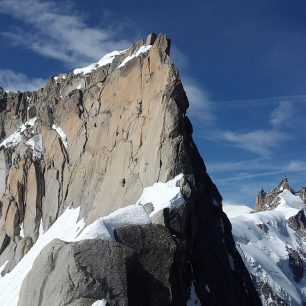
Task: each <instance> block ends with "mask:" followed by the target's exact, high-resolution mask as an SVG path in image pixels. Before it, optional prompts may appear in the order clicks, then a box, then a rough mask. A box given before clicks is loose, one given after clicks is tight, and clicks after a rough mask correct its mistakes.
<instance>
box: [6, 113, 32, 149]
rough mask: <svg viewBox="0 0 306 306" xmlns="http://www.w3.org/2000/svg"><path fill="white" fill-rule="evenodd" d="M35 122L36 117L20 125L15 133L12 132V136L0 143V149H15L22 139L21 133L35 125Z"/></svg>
mask: <svg viewBox="0 0 306 306" xmlns="http://www.w3.org/2000/svg"><path fill="white" fill-rule="evenodd" d="M36 120H37V117H34V118H31V119H30V120H28V121H26V122H25V123H24V124H22V125H21V126H20V127H19V128H18V129H17V131H16V132H14V133H13V134H12V135H10V136H9V137H7V138H6V139H4V140H3V141H2V142H1V143H0V148H3V147H5V148H10V147H16V146H17V145H18V144H19V143H20V141H21V140H22V138H23V135H22V133H23V132H24V131H25V130H26V129H28V128H32V127H33V126H34V124H35V122H36Z"/></svg>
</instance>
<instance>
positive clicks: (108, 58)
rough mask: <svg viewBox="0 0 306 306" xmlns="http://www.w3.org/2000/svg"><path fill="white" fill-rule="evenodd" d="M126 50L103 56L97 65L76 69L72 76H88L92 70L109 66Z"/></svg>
mask: <svg viewBox="0 0 306 306" xmlns="http://www.w3.org/2000/svg"><path fill="white" fill-rule="evenodd" d="M124 52H126V50H123V51H113V52H111V53H107V54H105V55H104V56H103V57H102V58H101V59H100V60H99V61H98V62H97V63H93V64H90V65H88V66H86V67H83V68H77V69H74V70H73V74H74V75H76V74H88V73H90V72H92V71H93V70H96V69H98V68H99V67H102V66H105V65H108V64H111V63H112V62H113V60H114V59H115V57H116V56H118V55H120V54H123V53H124Z"/></svg>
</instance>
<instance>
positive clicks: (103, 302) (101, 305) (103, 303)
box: [91, 299, 107, 306]
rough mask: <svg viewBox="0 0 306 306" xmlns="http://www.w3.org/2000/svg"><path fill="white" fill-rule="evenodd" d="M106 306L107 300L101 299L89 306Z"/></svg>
mask: <svg viewBox="0 0 306 306" xmlns="http://www.w3.org/2000/svg"><path fill="white" fill-rule="evenodd" d="M106 304H107V300H106V299H102V300H99V301H96V302H94V303H93V304H92V305H91V306H106Z"/></svg>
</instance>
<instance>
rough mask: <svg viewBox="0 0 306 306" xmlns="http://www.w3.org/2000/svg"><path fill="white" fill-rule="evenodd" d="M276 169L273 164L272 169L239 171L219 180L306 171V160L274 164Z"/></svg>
mask: <svg viewBox="0 0 306 306" xmlns="http://www.w3.org/2000/svg"><path fill="white" fill-rule="evenodd" d="M274 168H275V170H271V169H273V166H272V167H270V169H268V170H270V171H261V172H256V173H248V172H246V173H239V174H238V175H234V176H231V177H227V178H223V179H219V180H217V181H218V182H219V183H225V182H231V181H241V180H242V181H243V180H246V179H253V178H257V177H265V176H272V175H278V174H281V175H284V174H286V173H298V172H300V173H301V172H305V171H306V161H304V160H294V161H290V162H289V163H288V164H286V165H283V166H280V165H278V166H274Z"/></svg>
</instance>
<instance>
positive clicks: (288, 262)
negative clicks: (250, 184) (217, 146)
mask: <svg viewBox="0 0 306 306" xmlns="http://www.w3.org/2000/svg"><path fill="white" fill-rule="evenodd" d="M277 203H278V205H277V206H275V207H274V209H270V210H266V211H260V212H254V211H250V208H248V207H244V208H243V209H242V208H241V207H239V209H235V207H233V206H229V205H226V206H224V211H225V212H226V213H227V215H228V217H229V218H230V221H231V224H232V227H233V229H232V232H233V236H234V239H235V241H236V245H237V249H238V250H240V253H241V255H242V257H243V258H244V263H245V265H246V266H247V268H248V270H249V272H250V274H251V275H252V278H253V281H254V284H255V286H256V288H257V290H258V291H259V293H260V296H261V300H262V303H263V305H269V306H272V305H292V306H298V305H306V275H305V271H304V269H305V267H304V262H305V260H306V217H305V216H306V205H305V203H304V201H303V200H302V199H301V198H300V197H299V196H298V195H294V194H293V193H292V192H291V191H290V190H289V189H287V188H284V190H283V191H282V192H280V193H279V194H278V195H277ZM233 211H234V213H233ZM237 211H240V212H241V213H238V212H237Z"/></svg>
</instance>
